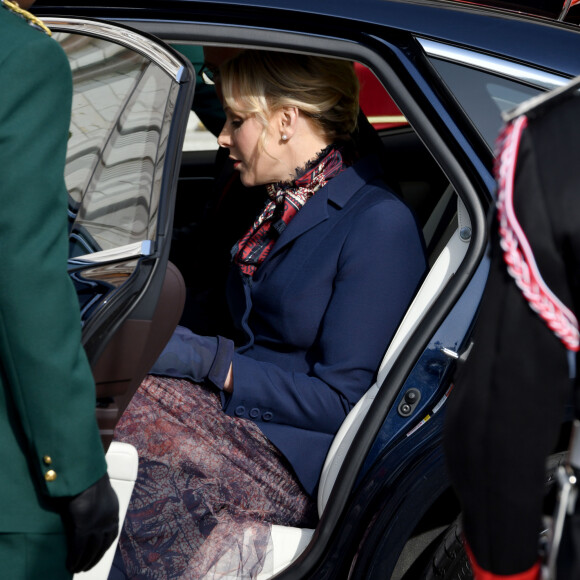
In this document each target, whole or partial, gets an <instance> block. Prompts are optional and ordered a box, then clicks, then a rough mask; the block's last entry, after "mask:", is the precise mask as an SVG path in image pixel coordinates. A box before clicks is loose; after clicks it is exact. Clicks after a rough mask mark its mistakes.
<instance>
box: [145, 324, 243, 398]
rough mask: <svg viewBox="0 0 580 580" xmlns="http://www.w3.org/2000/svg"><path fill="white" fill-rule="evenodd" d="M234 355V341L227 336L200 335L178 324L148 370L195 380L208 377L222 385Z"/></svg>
mask: <svg viewBox="0 0 580 580" xmlns="http://www.w3.org/2000/svg"><path fill="white" fill-rule="evenodd" d="M233 356H234V343H233V342H232V341H231V340H229V339H228V338H223V337H222V336H212V337H209V336H199V334H194V333H193V332H191V330H189V329H188V328H184V327H183V326H178V327H177V328H176V329H175V332H174V333H173V335H172V336H171V338H170V339H169V342H168V343H167V346H166V347H165V348H164V349H163V352H162V353H161V355H160V356H159V358H158V359H157V361H156V362H155V364H154V365H153V368H152V369H151V370H150V371H149V373H150V374H152V375H161V376H165V377H175V378H180V379H184V378H185V379H190V380H192V381H193V382H194V383H201V382H203V381H204V380H205V379H208V380H209V381H210V382H212V383H213V384H214V385H215V386H216V387H218V388H219V389H223V386H224V383H225V381H226V378H227V375H228V371H229V370H230V364H231V362H232V359H233Z"/></svg>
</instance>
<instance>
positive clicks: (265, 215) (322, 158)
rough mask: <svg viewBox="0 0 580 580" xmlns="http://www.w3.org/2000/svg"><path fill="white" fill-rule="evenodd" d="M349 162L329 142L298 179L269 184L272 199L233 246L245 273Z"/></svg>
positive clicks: (233, 250)
mask: <svg viewBox="0 0 580 580" xmlns="http://www.w3.org/2000/svg"><path fill="white" fill-rule="evenodd" d="M345 165H346V164H345V163H344V161H343V156H342V154H341V151H340V150H339V149H337V148H336V147H334V146H329V147H327V148H326V149H324V151H322V152H321V153H320V154H319V155H318V157H317V158H316V159H315V160H314V161H312V162H310V163H308V165H307V167H306V169H305V170H304V172H303V173H302V175H300V177H297V178H296V179H295V180H294V181H291V182H279V183H272V184H269V185H268V186H267V190H268V197H269V198H270V201H269V202H268V203H267V204H266V206H265V207H264V209H263V210H262V213H261V214H260V215H259V216H258V218H257V219H256V221H255V222H254V224H253V225H252V227H251V228H250V229H249V230H248V232H247V233H246V234H245V235H244V236H243V237H242V238H241V239H240V240H239V241H238V242H237V243H236V244H235V245H234V247H233V249H232V255H233V256H234V262H235V263H236V264H238V266H239V268H240V270H241V271H242V273H243V274H246V275H248V276H253V275H254V272H255V271H256V268H257V267H258V266H259V265H260V264H261V263H262V262H263V261H264V260H265V259H266V257H267V256H268V254H269V253H270V251H271V249H272V247H273V246H274V244H275V243H276V240H277V239H278V237H279V236H280V234H281V233H282V232H283V231H284V229H285V228H286V226H287V225H288V224H289V223H290V221H291V220H292V218H293V217H294V216H295V215H296V214H297V213H298V211H299V210H300V209H301V208H302V207H303V206H304V204H305V203H306V202H307V201H308V200H309V199H310V198H311V197H312V196H313V195H314V193H315V192H316V191H318V190H319V189H320V188H321V187H324V186H325V185H326V184H327V183H328V181H330V179H332V178H333V177H335V176H336V175H338V174H339V173H340V172H341V171H343V170H344V169H346V166H345Z"/></svg>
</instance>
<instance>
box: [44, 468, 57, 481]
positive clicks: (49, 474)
mask: <svg viewBox="0 0 580 580" xmlns="http://www.w3.org/2000/svg"><path fill="white" fill-rule="evenodd" d="M44 479H46V481H54V480H55V479H56V471H55V470H54V469H49V470H48V471H47V472H46V473H45V474H44Z"/></svg>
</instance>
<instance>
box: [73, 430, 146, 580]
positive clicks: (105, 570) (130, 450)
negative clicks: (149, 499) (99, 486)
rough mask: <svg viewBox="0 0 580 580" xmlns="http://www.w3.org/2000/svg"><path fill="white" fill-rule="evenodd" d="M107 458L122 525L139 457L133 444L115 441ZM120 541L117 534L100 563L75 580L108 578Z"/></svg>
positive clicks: (133, 484) (102, 579) (76, 576)
mask: <svg viewBox="0 0 580 580" xmlns="http://www.w3.org/2000/svg"><path fill="white" fill-rule="evenodd" d="M106 458H107V472H108V474H109V478H110V480H111V485H112V486H113V489H114V490H115V492H116V493H117V497H118V498H119V521H120V522H121V525H122V522H123V521H124V519H125V514H126V513H127V508H128V507H129V500H130V499H131V494H132V493H133V487H135V480H136V479H137V468H138V467H139V457H138V455H137V450H136V449H135V447H133V445H130V444H129V443H120V442H118V441H113V442H112V443H111V445H110V446H109V450H108V451H107V455H106ZM118 542H119V536H118V535H117V538H116V539H115V541H114V542H113V545H112V546H111V547H110V548H109V549H108V550H107V551H106V552H105V554H104V556H103V557H102V558H101V560H100V561H99V563H98V564H97V565H96V566H94V567H93V568H91V569H90V570H89V571H88V572H80V573H79V574H75V575H74V577H73V578H74V580H107V578H108V577H109V572H110V571H111V566H112V564H113V558H114V556H115V551H116V549H117V543H118Z"/></svg>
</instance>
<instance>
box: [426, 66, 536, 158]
mask: <svg viewBox="0 0 580 580" xmlns="http://www.w3.org/2000/svg"><path fill="white" fill-rule="evenodd" d="M431 62H432V63H433V64H434V65H435V68H436V69H437V71H438V72H439V74H440V75H441V76H442V77H443V79H444V81H445V83H446V84H447V86H448V87H449V89H450V90H451V92H452V93H453V94H454V95H455V97H456V99H457V100H458V101H459V103H460V104H461V106H462V107H463V109H464V110H465V112H466V113H467V115H468V116H469V117H470V119H471V120H472V122H473V123H474V125H475V126H476V127H477V129H478V130H479V132H480V133H481V135H482V136H483V138H484V139H485V141H486V142H487V143H488V145H489V146H490V147H492V148H493V147H494V143H495V140H496V138H497V136H498V133H499V131H500V129H501V127H502V124H503V121H502V117H501V114H502V113H503V112H505V111H509V110H510V109H513V108H514V107H515V106H517V105H519V104H520V103H522V102H523V101H526V100H527V99H529V98H531V97H534V96H536V95H537V94H539V93H540V92H542V90H541V89H539V88H536V87H531V86H527V85H525V84H522V83H518V82H516V81H513V80H510V79H507V78H505V77H502V76H498V75H494V74H491V73H488V72H486V71H482V70H476V69H473V68H470V67H467V66H463V65H460V64H457V63H453V62H447V61H445V60H442V59H438V58H432V59H431Z"/></svg>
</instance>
